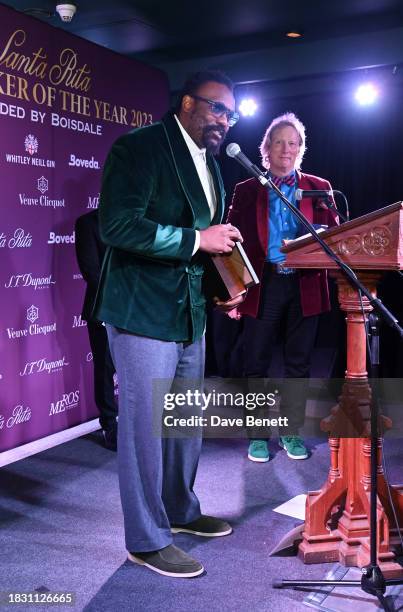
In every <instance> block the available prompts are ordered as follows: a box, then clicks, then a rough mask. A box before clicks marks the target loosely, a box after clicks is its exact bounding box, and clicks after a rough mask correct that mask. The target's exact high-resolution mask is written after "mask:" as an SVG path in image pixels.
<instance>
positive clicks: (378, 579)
mask: <svg viewBox="0 0 403 612" xmlns="http://www.w3.org/2000/svg"><path fill="white" fill-rule="evenodd" d="M231 157H232V155H231ZM233 157H234V158H235V159H237V160H238V161H239V163H240V164H241V165H242V166H243V167H244V168H246V170H248V172H249V173H250V174H252V175H253V176H255V178H257V179H258V181H259V182H260V183H261V184H262V185H263V186H264V187H266V188H270V189H273V190H274V191H275V193H276V194H277V195H278V196H279V198H280V199H281V201H282V202H284V204H285V205H286V206H287V207H288V208H289V209H290V210H291V212H292V213H293V214H294V215H295V216H296V217H297V218H298V219H299V221H300V222H301V223H302V225H303V226H304V227H305V229H307V230H308V232H309V233H310V234H311V235H312V236H313V238H314V239H315V240H316V242H318V243H319V245H320V246H321V247H322V249H323V250H324V251H325V253H326V254H327V255H328V256H329V257H330V259H332V260H333V261H334V262H335V263H336V264H337V266H338V267H339V268H340V270H341V271H342V272H343V273H344V275H345V276H347V278H348V279H349V281H350V283H351V284H352V286H353V287H354V288H355V289H357V291H358V292H361V294H363V295H365V296H366V297H367V299H368V301H369V303H370V304H371V305H372V307H373V309H374V311H376V312H377V313H379V315H380V316H381V317H382V318H383V319H384V320H385V321H386V323H387V324H388V325H390V326H391V327H393V329H395V330H396V331H397V333H398V334H399V336H400V338H402V339H403V329H402V327H401V326H400V325H399V322H398V320H397V319H396V318H395V317H394V316H393V314H392V313H391V312H390V311H389V310H388V309H387V308H386V306H384V304H383V303H382V301H381V300H380V299H379V298H377V297H374V296H373V295H372V294H371V293H370V292H369V291H368V289H367V288H366V287H365V286H364V285H363V284H362V283H361V281H360V280H359V279H358V278H357V276H356V274H355V273H354V272H353V270H352V269H351V268H350V267H349V266H348V265H347V264H345V263H344V262H343V261H342V260H341V259H340V258H339V257H338V256H337V255H336V253H335V252H334V251H333V249H332V248H331V247H330V246H329V245H328V244H326V242H325V241H324V240H323V239H322V238H321V236H320V235H319V234H318V232H317V231H316V230H315V228H314V227H313V225H312V224H311V223H310V222H309V221H308V220H307V219H306V218H305V217H304V215H303V214H302V213H301V211H300V210H299V209H298V208H297V207H296V206H294V204H292V202H290V201H289V200H288V199H287V198H286V197H285V195H284V194H283V193H282V192H281V190H280V189H279V188H278V187H277V186H276V185H275V184H274V183H273V181H272V180H271V178H270V177H267V176H265V175H264V174H263V172H261V170H260V169H259V168H258V167H257V166H255V165H254V164H252V163H250V162H249V160H247V161H248V163H245V162H246V159H247V158H245V159H242V157H245V156H243V154H242V157H241V156H239V157H238V156H236V155H234V156H233ZM376 318H377V317H376ZM372 321H374V319H372ZM371 327H373V328H374V330H373V333H372V341H373V358H374V357H375V361H374V363H373V365H372V368H371V374H372V376H374V375H376V374H377V370H378V364H379V352H378V348H377V347H378V346H379V345H378V342H379V338H378V335H379V332H378V331H377V329H378V326H377V324H376V325H375V324H372V325H371ZM377 438H378V397H377V392H376V390H375V392H373V393H372V401H371V495H370V564H369V565H368V566H367V567H366V568H363V569H362V578H361V580H346V581H343V580H274V581H273V583H272V586H273V588H275V589H281V588H284V587H316V586H343V587H360V588H361V589H362V590H363V591H364V592H365V593H369V594H370V595H374V596H375V597H377V599H378V601H379V603H380V604H381V607H382V608H383V609H384V610H386V612H392V610H393V608H392V607H391V606H390V605H389V604H388V602H387V601H386V599H385V597H384V593H385V591H386V587H387V586H392V585H398V584H403V578H402V579H389V580H385V577H384V575H383V574H382V571H381V569H380V567H379V565H378V563H377V561H378V555H377V517H376V503H377V493H378V491H377Z"/></svg>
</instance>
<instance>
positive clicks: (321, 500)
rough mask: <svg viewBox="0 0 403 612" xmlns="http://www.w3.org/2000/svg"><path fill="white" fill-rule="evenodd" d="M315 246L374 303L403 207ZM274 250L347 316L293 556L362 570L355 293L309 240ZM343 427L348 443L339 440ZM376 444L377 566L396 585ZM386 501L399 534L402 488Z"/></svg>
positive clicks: (395, 246) (393, 535) (364, 469)
mask: <svg viewBox="0 0 403 612" xmlns="http://www.w3.org/2000/svg"><path fill="white" fill-rule="evenodd" d="M321 238H323V240H324V241H325V242H326V243H327V244H328V245H329V246H330V247H331V248H332V249H333V250H334V251H335V252H336V254H337V255H338V256H339V257H340V258H341V259H342V260H343V261H344V262H345V263H347V264H348V265H349V266H350V267H351V268H352V269H354V271H355V272H356V274H357V276H358V278H359V279H360V281H361V282H362V283H363V284H364V285H365V286H366V287H367V289H369V291H370V292H371V294H373V295H376V285H377V283H378V281H379V279H380V278H381V276H382V272H383V271H385V270H400V269H401V268H403V202H397V203H396V204H391V205H390V206H386V207H385V208H382V209H381V210H377V211H375V212H373V213H370V214H368V215H364V216H363V217H359V218H358V219H354V220H353V221H349V222H348V223H345V224H344V225H341V226H339V227H336V228H332V229H331V230H328V231H326V232H323V233H321ZM282 250H283V252H284V253H286V255H287V259H286V262H285V264H284V265H285V266H287V267H292V268H311V269H312V268H316V269H318V268H320V269H327V270H329V271H330V274H331V276H333V277H334V278H335V279H336V281H337V285H338V297H339V303H340V307H341V309H342V310H343V311H344V312H346V314H347V316H346V321H347V370H346V376H345V383H344V385H343V390H342V393H341V396H340V398H339V404H338V405H337V406H336V407H335V408H334V409H333V410H332V415H331V416H330V417H328V418H327V419H324V420H323V421H322V423H321V428H322V429H323V430H324V431H327V432H329V445H330V454H331V459H330V461H331V465H330V470H329V475H328V479H327V482H326V483H325V484H324V486H323V487H322V489H321V490H320V491H312V492H310V493H308V497H307V501H306V518H305V528H304V531H303V534H302V542H301V544H300V546H299V556H300V557H301V558H302V559H303V561H304V562H305V563H321V562H327V561H331V562H335V561H339V562H340V563H343V564H344V565H346V566H358V567H364V566H366V565H368V564H369V561H370V550H369V500H370V482H371V481H370V447H371V440H370V438H369V437H368V436H370V401H371V389H370V386H369V384H368V374H367V372H366V334H365V321H364V317H363V314H362V307H361V302H360V299H359V295H358V291H357V290H356V289H355V288H353V287H352V286H351V285H350V283H349V281H348V279H347V278H346V277H345V276H344V274H343V273H342V272H341V270H340V269H339V268H338V266H337V265H336V264H335V263H334V262H333V261H332V260H331V259H330V258H329V256H328V255H327V254H326V253H325V252H324V251H323V250H322V249H321V247H320V245H319V244H318V243H317V242H316V241H315V240H314V239H313V238H312V237H311V236H310V237H307V238H304V239H302V240H296V241H293V242H291V243H290V244H288V245H287V246H286V247H283V249H282ZM362 302H363V309H364V312H365V313H369V312H370V311H371V310H372V307H371V306H370V304H369V301H368V299H367V298H366V297H365V296H363V297H362ZM380 421H381V422H380V430H381V428H383V429H385V428H388V427H390V426H391V422H390V420H389V419H386V418H384V417H381V419H380ZM346 427H347V431H351V437H349V434H348V433H347V434H346ZM349 427H350V428H351V429H350V430H349V429H348V428H349ZM340 432H343V433H340ZM341 436H347V437H341ZM381 442H382V440H381V439H379V441H378V483H377V485H378V503H377V526H378V529H377V544H378V564H379V567H380V568H381V570H382V572H383V574H384V576H385V578H398V577H399V578H400V577H401V576H402V572H403V569H402V567H401V565H400V564H398V563H397V562H396V560H395V559H396V556H395V553H396V551H397V549H398V546H399V540H398V532H397V529H396V525H395V520H394V517H393V513H392V508H391V504H390V500H389V496H388V491H387V486H386V482H385V477H384V474H383V469H382V461H381V451H382V446H381ZM391 494H392V498H393V503H394V506H395V508H396V512H397V516H398V521H399V525H400V528H401V529H402V530H403V486H400V485H394V486H392V487H391Z"/></svg>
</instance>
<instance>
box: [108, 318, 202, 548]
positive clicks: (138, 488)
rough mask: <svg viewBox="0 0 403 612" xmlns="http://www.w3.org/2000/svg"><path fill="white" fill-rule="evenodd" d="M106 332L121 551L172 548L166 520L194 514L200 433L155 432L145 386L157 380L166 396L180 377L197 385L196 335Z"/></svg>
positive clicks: (194, 516)
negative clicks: (115, 393)
mask: <svg viewBox="0 0 403 612" xmlns="http://www.w3.org/2000/svg"><path fill="white" fill-rule="evenodd" d="M107 332H108V338H109V346H110V349H111V354H112V359H113V361H114V365H115V368H116V372H117V375H118V384H119V426H118V470H119V486H120V497H121V502H122V509H123V515H124V525H125V538H126V548H127V550H129V551H130V552H148V551H151V550H158V549H161V548H164V547H165V546H168V545H169V544H171V543H172V534H171V531H170V524H171V523H182V524H184V523H188V522H190V521H193V520H195V519H197V518H199V517H200V514H201V513H200V504H199V500H198V499H197V497H196V494H195V493H194V491H193V484H194V480H195V476H196V470H197V465H198V461H199V455H200V451H201V441H202V440H201V435H194V436H192V437H189V438H166V439H161V436H158V435H156V433H155V431H153V419H155V418H156V419H157V420H158V419H159V420H161V416H162V413H163V405H162V403H159V402H157V404H158V405H157V406H155V405H154V406H153V381H154V384H155V381H156V380H157V379H158V380H159V381H164V384H165V383H166V390H167V392H169V391H170V389H171V386H172V384H173V383H174V381H175V380H176V379H181V378H183V379H192V380H198V381H199V382H200V386H201V384H202V379H203V373H204V358H205V349H204V338H202V339H201V340H199V341H197V342H195V343H177V342H166V341H162V340H155V339H152V338H145V337H143V336H137V335H135V334H130V333H126V332H125V331H123V330H118V329H116V328H115V327H112V326H110V325H107ZM154 404H155V402H154ZM156 411H157V413H158V411H159V414H155V412H156ZM153 412H154V414H153ZM192 413H194V412H192ZM189 414H190V413H189Z"/></svg>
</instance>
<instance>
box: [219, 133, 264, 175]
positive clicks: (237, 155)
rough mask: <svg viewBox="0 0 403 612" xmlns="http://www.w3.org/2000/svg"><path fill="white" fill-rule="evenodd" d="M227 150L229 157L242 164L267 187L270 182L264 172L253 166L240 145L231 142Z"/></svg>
mask: <svg viewBox="0 0 403 612" xmlns="http://www.w3.org/2000/svg"><path fill="white" fill-rule="evenodd" d="M225 150H226V153H227V155H228V157H233V158H234V159H236V160H237V161H238V162H239V163H240V164H241V166H243V167H244V168H245V169H246V170H247V171H248V172H249V173H250V174H252V175H253V176H254V177H256V178H257V180H258V181H259V182H260V183H261V184H262V185H267V183H268V182H269V181H268V180H267V178H266V177H265V175H264V174H263V172H262V171H261V170H260V168H258V167H257V166H255V164H252V162H251V161H250V159H248V158H247V157H246V155H245V154H244V153H242V151H241V147H240V146H239V144H237V143H236V142H231V143H230V144H229V145H227V148H226V149H225Z"/></svg>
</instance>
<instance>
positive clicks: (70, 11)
mask: <svg viewBox="0 0 403 612" xmlns="http://www.w3.org/2000/svg"><path fill="white" fill-rule="evenodd" d="M76 11H77V7H76V5H75V4H74V2H66V3H65V4H56V12H57V13H59V15H60V19H61V20H62V21H64V23H70V21H71V20H72V19H73V17H74V15H75V14H76Z"/></svg>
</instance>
